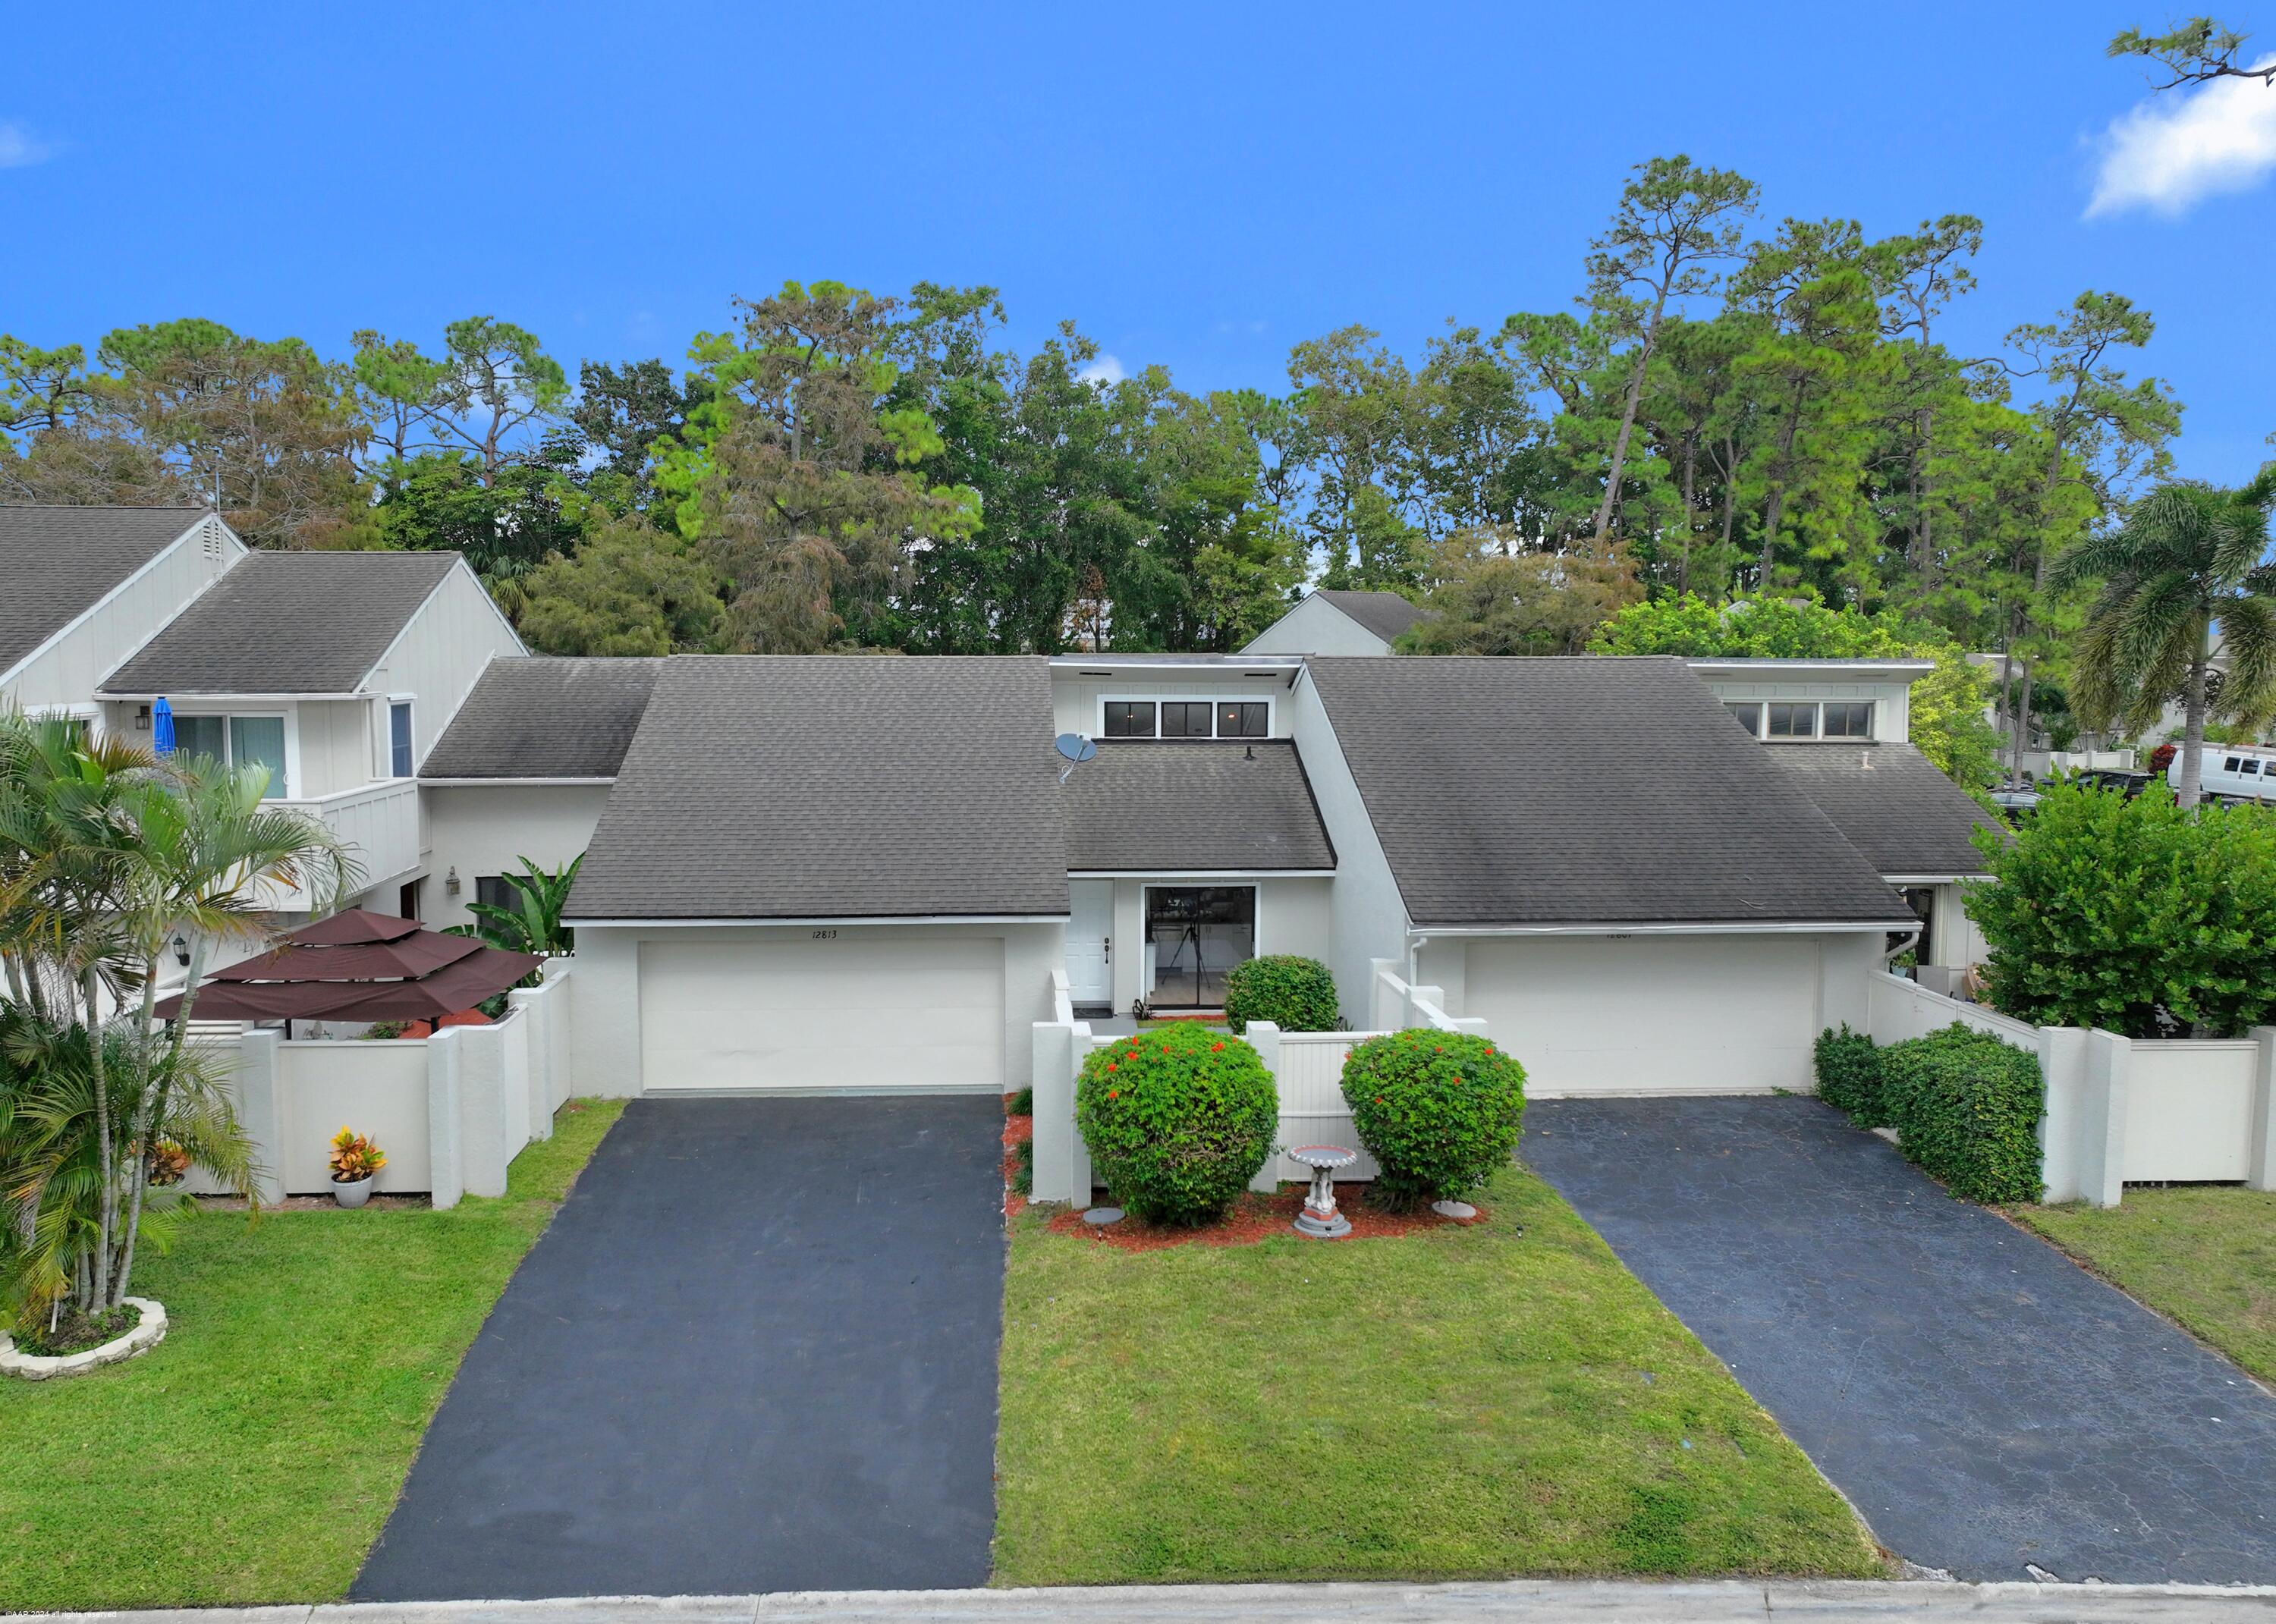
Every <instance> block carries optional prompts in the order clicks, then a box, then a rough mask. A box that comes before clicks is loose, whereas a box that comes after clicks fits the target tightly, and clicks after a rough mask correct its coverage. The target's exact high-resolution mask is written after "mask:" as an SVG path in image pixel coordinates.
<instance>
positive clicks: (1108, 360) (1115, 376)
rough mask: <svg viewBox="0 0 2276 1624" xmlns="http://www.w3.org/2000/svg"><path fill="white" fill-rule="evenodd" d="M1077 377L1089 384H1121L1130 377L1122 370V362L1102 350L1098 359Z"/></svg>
mask: <svg viewBox="0 0 2276 1624" xmlns="http://www.w3.org/2000/svg"><path fill="white" fill-rule="evenodd" d="M1075 376H1077V377H1079V378H1081V379H1082V380H1083V381H1084V382H1085V383H1120V382H1122V380H1123V379H1125V378H1127V377H1128V376H1130V375H1129V374H1128V373H1127V372H1125V371H1124V370H1123V369H1122V362H1121V361H1120V360H1118V359H1117V358H1116V357H1114V356H1111V355H1109V354H1108V353H1106V352H1105V351H1104V350H1101V351H1100V352H1099V353H1098V359H1097V360H1094V361H1092V362H1091V363H1090V365H1089V366H1088V367H1085V368H1083V369H1082V370H1081V372H1079V373H1077V374H1075Z"/></svg>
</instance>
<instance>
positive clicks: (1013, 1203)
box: [1004, 1097, 1036, 1218]
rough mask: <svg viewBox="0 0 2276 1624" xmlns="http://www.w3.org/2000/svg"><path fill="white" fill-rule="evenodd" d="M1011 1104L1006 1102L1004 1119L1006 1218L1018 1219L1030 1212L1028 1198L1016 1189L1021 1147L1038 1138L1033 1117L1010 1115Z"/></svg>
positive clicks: (1007, 1100)
mask: <svg viewBox="0 0 2276 1624" xmlns="http://www.w3.org/2000/svg"><path fill="white" fill-rule="evenodd" d="M1005 1112H1006V1114H1005V1118H1004V1216H1005V1218H1017V1217H1019V1216H1020V1214H1021V1213H1022V1212H1025V1211H1026V1210H1028V1198H1027V1197H1026V1196H1025V1195H1020V1192H1019V1190H1018V1189H1017V1188H1014V1185H1015V1181H1016V1180H1018V1179H1019V1176H1020V1146H1021V1145H1023V1144H1025V1143H1027V1142H1028V1141H1029V1140H1030V1139H1033V1138H1034V1137H1035V1136H1036V1119H1035V1118H1033V1117H1015V1116H1013V1115H1011V1114H1009V1112H1010V1102H1009V1099H1008V1097H1007V1098H1006V1102H1005Z"/></svg>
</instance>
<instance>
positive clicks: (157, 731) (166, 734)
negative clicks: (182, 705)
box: [150, 694, 174, 755]
mask: <svg viewBox="0 0 2276 1624" xmlns="http://www.w3.org/2000/svg"><path fill="white" fill-rule="evenodd" d="M150 747H151V748H152V749H154V750H156V752H157V753H158V754H159V755H172V754H173V753H174V708H173V706H171V705H170V704H168V703H167V702H166V699H165V696H164V695H163V694H161V695H159V698H158V702H157V703H156V704H155V705H153V706H151V707H150Z"/></svg>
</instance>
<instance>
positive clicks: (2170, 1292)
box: [2009, 1186, 2276, 1384]
mask: <svg viewBox="0 0 2276 1624" xmlns="http://www.w3.org/2000/svg"><path fill="white" fill-rule="evenodd" d="M2009 1211H2010V1212H2011V1213H2013V1214H2014V1217H2016V1218H2020V1219H2022V1221H2023V1222H2024V1223H2026V1224H2028V1225H2029V1226H2031V1227H2032V1228H2033V1229H2036V1230H2037V1231H2038V1232H2039V1233H2041V1234H2043V1235H2045V1237H2046V1238H2047V1239H2048V1240H2050V1241H2053V1242H2054V1243H2055V1244H2056V1245H2057V1246H2059V1247H2060V1248H2062V1249H2063V1250H2064V1251H2066V1252H2068V1253H2069V1254H2070V1255H2071V1256H2073V1257H2075V1258H2077V1259H2078V1260H2079V1261H2080V1262H2081V1263H2083V1264H2085V1265H2086V1266H2087V1267H2088V1268H2090V1269H2091V1270H2093V1271H2095V1272H2096V1273H2097V1274H2099V1275H2101V1276H2102V1277H2103V1278H2104V1279H2106V1280H2109V1281H2110V1282H2111V1283H2112V1284H2113V1285H2114V1286H2118V1287H2119V1288H2120V1290H2122V1291H2125V1292H2127V1293H2128V1294H2131V1295H2133V1296H2134V1297H2136V1298H2137V1299H2138V1300H2140V1301H2143V1302H2146V1303H2148V1304H2149V1305H2150V1306H2151V1308H2153V1309H2157V1310H2158V1312H2159V1313H2161V1314H2163V1315H2165V1316H2166V1317H2167V1318H2168V1319H2171V1320H2173V1321H2174V1322H2175V1323H2177V1324H2180V1325H2181V1328H2182V1329H2183V1330H2185V1331H2189V1332H2192V1333H2194V1334H2195V1335H2196V1336H2198V1337H2200V1338H2202V1339H2204V1340H2205V1341H2207V1342H2210V1343H2212V1345H2213V1346H2214V1347H2217V1348H2219V1349H2220V1351H2221V1352H2222V1353H2224V1354H2227V1355H2228V1356H2229V1357H2230V1358H2231V1359H2234V1360H2235V1361H2236V1362H2237V1363H2239V1364H2241V1365H2242V1366H2243V1367H2244V1368H2245V1369H2246V1370H2249V1371H2251V1372H2252V1374H2253V1375H2255V1376H2257V1377H2259V1378H2260V1379H2261V1380H2262V1381H2264V1382H2269V1383H2272V1384H2276V1192H2271V1191H2266V1190H2244V1189H2235V1188H2216V1187H2212V1186H2197V1187H2194V1188H2193V1187H2189V1186H2181V1187H2178V1188H2173V1189H2163V1190H2160V1189H2148V1188H2135V1189H2129V1190H2128V1191H2127V1192H2126V1204H2125V1205H2124V1206H2122V1207H2104V1208H2094V1207H2077V1206H2061V1207H2014V1208H2010V1209H2009Z"/></svg>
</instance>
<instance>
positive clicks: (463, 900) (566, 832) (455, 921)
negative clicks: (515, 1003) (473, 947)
mask: <svg viewBox="0 0 2276 1624" xmlns="http://www.w3.org/2000/svg"><path fill="white" fill-rule="evenodd" d="M420 794H421V798H422V799H423V800H424V801H425V802H426V808H427V835H426V841H427V851H426V869H427V876H428V878H427V884H425V886H424V887H422V888H421V897H420V911H421V913H422V914H424V915H425V922H426V923H428V924H429V925H433V926H435V927H436V928H437V929H438V930H439V929H441V928H444V927H445V926H449V925H461V924H466V923H467V922H470V921H472V919H473V918H474V915H473V914H470V913H468V912H467V904H469V903H471V902H473V901H474V900H475V897H474V877H475V876H476V875H481V874H511V873H513V872H515V871H516V870H517V869H519V868H520V863H519V862H518V861H516V860H517V859H520V858H523V857H527V858H528V859H529V860H530V861H532V862H535V863H536V864H537V865H538V866H539V867H540V868H542V869H558V868H560V867H561V866H562V865H564V864H565V863H567V862H568V861H570V860H571V859H573V858H574V857H575V856H576V855H577V854H579V853H580V852H582V851H583V850H584V849H585V848H586V847H587V846H589V845H591V844H592V841H593V831H594V829H595V827H596V825H597V824H598V823H600V821H601V808H602V807H603V806H604V805H605V804H607V801H608V799H609V786H608V785H605V784H505V783H501V784H486V785H426V786H424V787H423V788H421V791H420ZM451 869H457V870H458V871H459V894H458V895H457V896H455V897H454V896H451V895H450V894H449V893H448V892H446V891H445V890H444V881H445V879H446V878H447V877H449V875H450V872H451Z"/></svg>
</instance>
